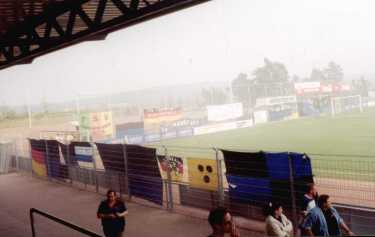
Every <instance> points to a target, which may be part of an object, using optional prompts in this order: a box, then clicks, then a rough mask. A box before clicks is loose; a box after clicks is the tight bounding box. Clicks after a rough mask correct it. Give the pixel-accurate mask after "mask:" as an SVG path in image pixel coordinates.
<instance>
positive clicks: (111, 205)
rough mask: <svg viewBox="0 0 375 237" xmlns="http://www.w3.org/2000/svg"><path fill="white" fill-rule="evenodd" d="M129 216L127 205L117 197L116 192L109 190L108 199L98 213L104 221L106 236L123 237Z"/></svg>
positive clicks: (101, 204)
mask: <svg viewBox="0 0 375 237" xmlns="http://www.w3.org/2000/svg"><path fill="white" fill-rule="evenodd" d="M127 214H128V211H127V209H126V206H125V203H124V202H123V201H122V200H120V199H119V198H118V197H117V196H116V192H115V191H113V190H108V191H107V199H106V200H104V201H102V202H101V203H100V205H99V208H98V211H97V217H98V218H99V219H101V221H102V227H103V232H104V235H105V236H106V237H122V236H123V232H124V229H125V216H126V215H127Z"/></svg>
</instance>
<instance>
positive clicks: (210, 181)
mask: <svg viewBox="0 0 375 237" xmlns="http://www.w3.org/2000/svg"><path fill="white" fill-rule="evenodd" d="M188 171H189V183H190V187H193V188H199V189H205V190H210V191H216V190H217V188H218V180H217V164H216V160H209V159H195V158H190V159H188Z"/></svg>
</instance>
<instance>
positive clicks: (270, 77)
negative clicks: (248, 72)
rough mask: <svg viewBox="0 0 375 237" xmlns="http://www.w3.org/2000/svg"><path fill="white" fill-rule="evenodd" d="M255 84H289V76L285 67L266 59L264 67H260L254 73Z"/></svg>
mask: <svg viewBox="0 0 375 237" xmlns="http://www.w3.org/2000/svg"><path fill="white" fill-rule="evenodd" d="M253 76H254V79H253V80H254V83H255V84H271V83H282V82H287V81H288V78H289V75H288V70H287V69H286V67H285V65H284V64H282V63H279V62H271V61H270V60H268V59H267V58H265V59H264V66H262V67H258V68H256V69H255V70H254V72H253Z"/></svg>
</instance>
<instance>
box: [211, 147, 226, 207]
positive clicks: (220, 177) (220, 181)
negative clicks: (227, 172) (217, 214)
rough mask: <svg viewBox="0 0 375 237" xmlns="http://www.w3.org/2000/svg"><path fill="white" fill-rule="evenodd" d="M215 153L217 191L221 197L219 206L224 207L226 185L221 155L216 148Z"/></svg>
mask: <svg viewBox="0 0 375 237" xmlns="http://www.w3.org/2000/svg"><path fill="white" fill-rule="evenodd" d="M213 149H214V151H215V160H216V168H217V191H218V195H219V205H220V206H223V205H224V185H223V170H222V165H221V159H220V154H219V152H220V151H219V149H217V148H216V147H214V148H213Z"/></svg>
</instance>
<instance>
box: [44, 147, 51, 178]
mask: <svg viewBox="0 0 375 237" xmlns="http://www.w3.org/2000/svg"><path fill="white" fill-rule="evenodd" d="M44 145H45V148H46V159H45V162H46V168H47V178H48V180H50V181H51V177H50V173H51V168H50V167H49V162H48V161H49V152H48V144H47V140H44Z"/></svg>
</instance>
